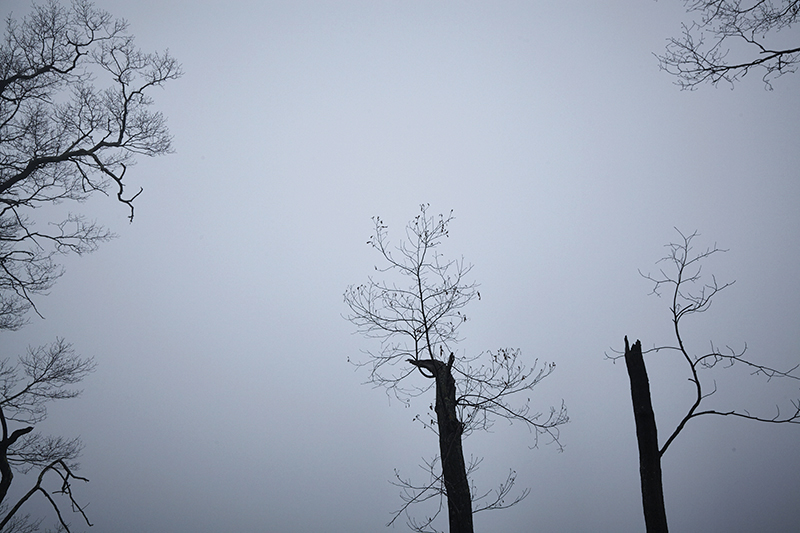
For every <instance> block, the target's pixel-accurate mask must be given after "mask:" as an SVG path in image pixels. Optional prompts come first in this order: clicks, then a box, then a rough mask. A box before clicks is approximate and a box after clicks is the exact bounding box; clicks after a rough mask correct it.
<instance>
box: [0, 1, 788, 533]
mask: <svg viewBox="0 0 800 533" xmlns="http://www.w3.org/2000/svg"><path fill="white" fill-rule="evenodd" d="M96 5H97V6H98V7H101V8H103V9H106V10H108V11H110V12H111V13H112V14H114V15H115V16H118V17H124V18H126V19H127V20H128V21H129V22H130V29H131V32H132V33H133V34H134V35H136V42H137V44H138V46H140V47H141V48H143V49H145V50H163V49H165V48H169V50H170V52H171V53H172V54H173V55H174V56H175V57H176V58H178V60H179V61H180V62H181V63H182V65H183V69H184V71H185V75H184V76H183V77H182V78H181V79H180V80H177V81H174V82H170V83H167V84H166V86H165V88H164V90H163V91H157V92H155V93H154V97H155V99H156V107H157V108H158V109H159V110H161V111H163V112H164V114H165V115H166V116H167V117H168V119H169V126H170V130H171V132H172V134H173V136H174V145H175V148H176V153H174V154H172V155H169V156H165V157H161V158H157V159H152V160H139V163H138V164H137V165H136V166H135V167H133V168H131V169H130V170H129V172H128V174H127V175H126V179H127V178H130V183H131V188H132V189H131V190H138V187H139V186H141V187H143V188H144V192H143V193H142V195H141V196H140V197H139V198H137V200H136V204H135V205H136V218H135V220H134V222H133V223H132V224H129V223H128V221H127V218H126V217H127V215H128V211H127V209H126V207H125V206H123V205H121V204H118V203H116V202H115V201H114V200H113V198H105V197H101V196H97V197H95V198H93V199H92V200H91V201H89V202H87V203H86V204H84V205H81V206H78V207H79V208H80V209H82V210H84V212H85V213H87V214H88V215H89V216H90V217H91V218H97V220H98V221H99V222H101V223H103V224H105V225H107V226H108V227H109V228H110V229H112V230H113V231H114V232H116V233H117V234H118V235H119V237H118V238H117V239H115V240H113V241H112V242H110V243H108V244H105V245H103V246H102V247H101V248H100V249H99V250H98V251H97V252H95V253H93V254H91V255H86V256H83V257H68V258H66V259H65V262H64V264H65V267H66V274H65V275H64V276H63V277H62V279H61V280H60V281H59V282H58V283H57V284H56V285H55V286H54V287H53V289H52V290H51V291H50V294H49V295H48V296H44V297H41V298H38V299H37V300H36V305H37V308H38V309H39V312H40V313H41V314H42V315H43V317H44V319H40V318H38V317H36V316H32V317H31V323H30V325H29V326H27V327H25V328H23V329H22V330H20V331H19V332H16V333H4V334H3V341H2V342H3V347H4V352H5V353H4V356H9V355H13V354H17V353H21V352H22V351H23V350H24V349H25V347H26V346H28V345H39V344H44V343H47V342H49V341H51V340H53V339H54V338H55V337H57V336H58V337H64V338H66V339H67V340H68V341H70V342H72V343H73V345H74V347H75V349H76V351H78V352H79V353H81V354H83V355H84V356H91V357H94V358H95V359H96V361H97V363H98V367H97V370H96V372H94V373H93V374H92V375H90V376H89V377H88V378H87V379H86V380H85V382H84V383H83V386H84V393H83V395H82V396H81V397H80V398H79V399H76V400H70V401H64V402H60V403H55V404H53V405H52V407H51V408H50V409H49V415H50V416H49V418H48V420H47V421H46V422H45V423H42V424H40V426H39V427H37V429H40V430H42V431H44V432H50V433H54V434H61V435H65V436H78V435H79V436H81V438H82V439H83V441H84V443H85V449H84V452H83V455H82V458H81V470H80V472H81V474H82V475H84V476H86V477H88V478H89V479H90V480H91V481H90V483H88V484H85V485H83V484H81V485H75V486H74V491H75V493H76V496H77V497H78V499H79V501H81V502H86V503H88V504H89V506H88V508H87V513H88V515H89V517H90V519H91V520H92V522H93V523H94V524H95V525H94V527H92V528H91V531H94V532H95V533H106V532H108V533H111V532H114V533H133V532H137V533H138V532H155V531H159V532H174V533H180V532H187V533H188V532H194V533H204V532H209V533H210V532H217V531H242V532H244V531H264V532H310V531H328V532H332V533H335V532H348V533H352V532H379V531H384V530H387V528H385V527H384V526H385V525H386V524H387V523H388V522H389V520H390V519H391V517H392V514H391V513H392V511H394V510H396V509H398V508H399V507H400V505H401V504H402V501H401V500H400V498H399V489H398V488H397V487H394V486H392V485H391V484H390V483H389V480H390V479H391V478H392V477H393V475H394V474H393V472H394V469H398V470H399V471H400V472H401V473H404V474H408V475H409V476H417V475H424V472H422V471H421V470H419V469H418V467H417V465H418V464H419V463H420V462H421V460H422V459H423V458H430V457H432V456H433V455H434V454H435V453H436V451H437V449H438V446H437V443H436V438H435V436H434V435H432V434H431V433H430V432H426V431H425V429H424V428H423V427H422V426H421V425H420V424H419V423H415V422H413V420H412V419H413V417H414V415H416V414H417V413H422V412H424V411H426V410H427V407H428V405H429V403H430V401H431V400H430V398H425V397H423V398H420V399H419V400H418V401H415V402H412V405H411V407H409V408H406V407H405V406H404V405H403V404H402V403H400V402H398V401H396V400H392V399H390V398H389V397H388V396H387V395H386V394H385V393H384V392H383V391H382V390H380V389H374V388H372V387H371V386H369V385H365V384H364V382H365V381H366V380H367V378H368V375H367V373H366V372H364V371H363V370H359V369H357V368H355V367H354V366H353V365H351V364H348V362H347V359H348V357H350V358H354V359H358V358H359V357H362V356H363V352H364V351H365V350H367V349H369V348H371V347H374V346H375V344H374V341H370V340H368V339H364V338H363V337H361V336H359V335H357V334H354V328H353V326H352V325H351V324H349V323H348V322H347V321H346V320H344V319H343V316H342V315H344V314H346V313H347V307H346V306H345V305H344V303H343V299H342V294H343V292H344V291H345V289H346V288H347V286H348V285H351V284H358V283H360V282H362V281H365V280H366V278H367V276H369V275H371V274H372V273H374V265H375V264H377V262H378V261H379V257H378V254H377V253H375V251H374V250H372V249H371V248H370V247H369V246H368V245H367V244H366V241H367V239H368V238H369V236H370V235H371V234H372V230H373V227H372V220H371V217H373V216H376V215H379V216H380V217H381V218H382V219H383V220H384V221H385V222H386V223H387V224H388V225H389V235H390V237H391V238H394V239H397V238H399V237H400V236H401V235H402V229H403V227H404V226H405V224H406V222H407V221H408V220H410V219H411V218H412V217H413V216H415V215H416V214H417V212H418V209H419V204H420V203H430V208H429V211H430V212H432V213H440V212H449V211H450V210H451V209H452V210H453V213H454V216H455V219H454V221H453V222H452V225H451V230H450V238H449V239H448V240H447V241H446V242H445V243H444V245H443V249H442V252H443V253H444V254H445V255H447V256H449V257H454V258H457V257H461V256H463V257H464V258H465V260H466V261H467V262H469V263H472V264H473V265H474V269H473V270H472V276H473V277H474V279H475V281H477V282H478V283H479V284H480V292H481V296H482V298H481V300H480V301H475V302H473V303H472V304H470V306H469V307H468V308H467V309H466V311H467V314H468V316H469V318H470V320H469V321H468V322H467V323H466V324H465V325H464V327H463V329H462V333H463V336H464V338H465V340H464V341H463V342H462V343H461V344H459V346H458V350H459V351H458V352H457V353H456V355H457V356H464V355H469V354H476V353H480V352H481V351H484V350H489V349H491V350H495V349H498V348H501V347H512V348H519V349H521V350H522V354H523V358H524V360H525V361H526V362H527V363H529V364H532V363H533V361H534V360H535V359H537V358H538V359H539V360H540V361H553V362H555V363H556V365H557V369H556V372H555V373H554V374H553V375H552V376H551V377H549V378H548V379H547V380H545V381H544V382H543V383H542V384H541V385H540V386H539V387H537V388H536V390H535V394H534V395H533V397H532V401H533V402H534V404H535V405H536V406H537V407H538V408H539V409H540V410H547V409H548V408H549V406H551V405H558V404H560V402H561V400H562V399H563V400H564V401H565V402H566V405H567V408H568V410H569V416H570V419H571V421H570V423H569V424H567V425H566V426H564V427H563V428H562V433H561V439H562V443H563V444H564V446H565V448H564V451H563V452H561V453H559V452H558V450H557V448H556V447H555V446H547V445H545V444H544V443H541V444H540V446H539V447H538V448H534V449H531V446H532V444H533V441H532V435H531V434H530V433H529V432H528V431H527V430H526V429H525V428H524V427H522V426H519V425H512V426H509V425H508V424H505V423H498V424H497V425H496V426H495V427H494V428H493V430H492V432H490V433H486V434H476V435H474V436H471V437H470V438H469V439H467V440H466V441H465V443H464V449H465V453H466V454H467V455H468V456H470V455H472V456H476V457H481V456H482V457H485V460H484V462H483V464H482V466H481V469H480V470H479V472H478V474H477V476H476V479H475V483H476V484H477V485H478V486H479V487H481V488H485V489H487V490H488V489H490V488H492V487H493V486H494V485H496V484H497V483H500V482H502V481H503V480H505V477H506V474H507V473H508V470H509V469H514V470H515V471H516V472H517V474H518V477H517V484H518V487H519V489H520V490H522V489H523V488H525V487H529V488H530V489H531V494H530V496H529V497H528V498H527V499H525V500H524V501H523V502H522V503H520V504H519V505H517V506H515V507H513V508H511V509H509V510H505V511H497V512H494V513H480V514H478V515H476V518H475V520H476V530H478V531H505V532H507V533H516V532H530V531H537V532H542V533H544V532H569V531H572V532H583V531H587V532H588V531H617V532H628V531H630V532H636V531H643V530H644V520H643V516H642V510H641V497H640V492H639V477H638V452H637V447H636V437H635V428H634V422H633V413H632V408H631V404H630V387H629V382H628V377H627V373H626V371H625V366H624V364H621V362H617V363H616V364H614V363H613V362H611V361H609V360H608V359H607V358H606V357H605V356H604V354H605V353H609V354H610V353H611V350H612V349H617V350H619V349H621V348H622V347H623V338H624V336H625V335H627V336H628V337H629V338H630V339H631V340H633V339H641V340H642V344H643V346H644V347H645V348H647V347H650V346H654V345H661V344H665V343H669V342H671V340H672V337H671V335H672V329H671V328H672V324H671V322H670V314H669V310H668V307H669V301H668V299H667V298H664V297H662V298H658V297H656V296H653V295H649V293H650V291H651V289H652V286H651V284H650V283H649V282H647V281H646V280H644V279H643V278H642V277H641V276H640V274H639V270H641V271H643V272H647V271H654V270H655V269H657V268H658V267H657V266H656V265H655V263H656V261H657V260H658V259H660V258H661V257H663V256H664V255H665V253H666V252H667V250H666V249H665V248H664V245H665V244H667V243H669V242H670V241H672V240H674V239H675V238H677V237H679V235H678V234H677V232H676V231H675V228H679V229H680V230H681V231H684V232H689V233H691V232H693V231H695V230H697V231H699V233H700V237H698V238H697V241H696V243H697V245H698V247H700V248H704V247H707V246H713V245H714V244H715V243H716V245H717V246H719V247H720V248H724V249H727V250H728V251H727V252H726V253H722V254H716V255H714V256H713V257H712V258H710V260H709V261H708V262H707V264H706V265H705V266H704V273H706V272H707V273H708V274H709V275H710V274H712V273H713V274H714V275H715V276H716V277H717V278H718V279H719V280H721V281H733V280H736V283H735V284H734V285H733V286H731V287H730V288H728V289H726V290H725V291H723V292H722V293H720V294H719V296H718V298H717V299H716V301H715V303H714V305H713V306H712V307H711V309H710V310H709V311H708V312H707V313H704V314H702V315H698V316H696V317H692V318H691V319H687V322H686V325H685V336H686V340H687V342H688V343H690V344H691V346H692V347H693V348H694V349H695V350H696V351H698V352H700V351H702V350H705V349H707V347H708V346H709V342H710V341H713V342H714V343H715V345H720V346H726V345H729V346H731V347H736V348H739V347H742V346H743V345H744V343H747V347H748V354H749V355H750V356H751V357H752V358H753V359H755V360H758V361H759V362H763V363H765V364H769V365H772V366H775V367H779V368H790V367H792V366H794V365H795V364H797V363H798V362H800V353H799V352H798V350H797V346H799V345H800V327H798V316H800V277H798V276H797V271H798V269H799V268H800V256H799V255H798V251H797V250H798V246H797V243H798V239H800V224H799V222H800V220H799V218H800V215H798V209H797V203H798V200H800V170H798V169H800V149H798V139H800V105H798V99H797V95H798V91H799V90H800V76H798V75H787V76H784V77H782V78H780V79H779V80H777V82H775V83H774V84H773V85H774V90H773V91H768V90H765V88H764V84H763V82H761V80H760V76H759V75H758V74H757V73H755V72H754V73H753V74H751V75H748V76H747V77H746V78H745V79H744V80H743V81H742V82H741V83H739V84H738V85H737V86H736V87H735V88H734V89H733V90H730V87H728V86H723V85H720V86H719V87H717V88H714V87H712V86H702V87H700V88H699V89H698V90H696V91H680V90H679V88H678V87H676V86H675V85H674V84H673V82H674V79H673V78H672V77H671V76H669V75H668V74H666V73H664V72H660V71H659V70H658V64H657V60H656V58H655V57H654V56H653V53H660V52H661V51H662V50H663V47H664V45H665V42H666V39H667V37H669V36H672V35H675V34H677V33H678V32H680V24H681V22H682V21H683V22H686V21H688V17H687V15H686V14H685V13H684V11H683V7H682V6H683V4H682V2H678V1H675V0H663V1H661V2H650V1H645V2H634V1H624V2H623V1H612V2H550V3H544V2H510V1H509V2H505V1H504V2H458V3H446V2H419V1H405V2H399V1H385V2H383V1H382V2H304V1H287V2H251V1H243V0H233V1H229V2H203V1H197V2H177V1H169V0H167V1H163V0H162V1H159V2H156V1H151V0H141V1H138V2H135V3H132V2H123V1H118V0H98V1H97V3H96ZM27 9H28V4H27V2H23V1H17V0H10V1H9V0H5V1H4V2H3V3H2V5H0V14H1V15H2V16H3V17H5V16H7V14H8V13H11V12H13V13H14V14H15V16H19V15H22V14H23V13H25V12H27ZM792 31H794V33H795V35H797V30H796V29H795V30H792ZM646 362H647V365H648V372H649V375H650V381H651V388H652V393H653V401H654V409H655V413H656V418H657V421H658V423H659V430H660V436H661V439H662V442H663V439H664V438H665V436H666V435H668V434H669V433H670V432H671V430H672V428H674V426H675V424H677V422H678V421H679V420H680V418H681V417H682V416H683V414H685V412H686V410H687V409H688V408H689V407H690V405H691V402H692V401H693V397H692V385H691V383H689V381H688V380H687V377H688V375H687V373H686V369H685V368H684V367H683V366H682V365H681V362H680V361H679V360H677V359H675V358H674V357H672V356H670V355H669V354H666V353H663V352H661V353H658V354H651V355H649V356H647V359H646ZM714 378H715V379H716V384H717V389H718V392H717V393H716V394H715V395H714V396H713V397H712V398H710V404H711V406H715V407H719V408H721V409H725V408H729V409H733V408H735V409H748V410H750V411H751V412H753V413H758V414H761V415H763V416H772V415H773V414H774V412H775V406H776V405H779V406H780V407H781V412H784V410H789V409H790V408H791V404H790V400H791V399H792V398H797V397H798V396H799V395H800V390H799V388H798V386H797V382H795V383H784V382H780V381H772V382H769V383H767V382H766V381H765V380H764V379H760V378H758V377H753V376H750V375H749V374H748V372H746V371H745V370H744V369H737V368H736V367H734V368H733V369H730V370H726V371H723V370H720V371H718V372H716V373H715V374H714ZM798 437H800V427H798V426H789V425H768V424H759V423H755V422H748V421H744V420H735V419H730V418H728V417H706V418H702V417H701V418H700V419H698V420H693V421H691V422H690V423H689V425H688V426H687V427H686V429H685V431H684V433H683V434H682V435H681V436H680V437H679V438H678V439H677V440H676V441H675V442H674V444H673V445H671V447H670V449H669V450H668V452H667V453H666V454H665V456H664V458H663V462H662V467H663V471H664V490H665V500H666V506H667V516H668V519H669V523H670V528H671V530H672V531H675V532H707V531H729V532H748V531H756V530H757V531H761V532H784V531H789V530H791V529H793V528H794V527H796V524H798V523H800V506H798V505H797V501H798V497H799V496H800V476H798V474H797V473H798V471H800V456H799V455H798V453H797V442H798ZM19 490H22V488H21V487H19ZM48 520H49V518H48ZM53 520H54V517H53ZM46 524H49V522H46ZM73 524H75V525H76V526H77V524H78V520H77V516H76V518H74V519H73ZM440 525H441V526H442V527H446V524H440ZM388 529H389V530H392V531H395V530H396V531H406V530H407V528H406V526H405V525H404V523H403V522H402V520H401V521H400V522H399V523H397V524H396V525H394V526H392V527H390V528H388ZM78 530H80V529H78Z"/></svg>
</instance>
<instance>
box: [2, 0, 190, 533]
mask: <svg viewBox="0 0 800 533" xmlns="http://www.w3.org/2000/svg"><path fill="white" fill-rule="evenodd" d="M180 75H181V69H180V66H179V65H178V63H177V62H176V61H175V59H173V58H172V57H171V56H170V55H169V53H168V52H164V53H154V54H148V53H144V52H142V51H141V50H139V49H138V48H137V47H136V46H135V45H134V42H133V36H131V35H130V34H129V33H128V26H127V23H126V22H125V21H124V20H121V19H114V18H112V17H111V15H110V14H108V13H106V12H105V11H102V10H99V9H97V8H95V7H94V6H93V4H92V3H91V2H89V1H88V0H74V1H73V2H72V3H71V4H70V6H68V7H64V6H62V5H61V4H60V3H59V2H58V1H56V0H48V1H46V2H45V3H42V4H34V5H33V8H32V10H31V13H30V14H29V15H27V16H25V17H23V18H22V19H21V20H16V19H14V18H13V17H9V18H8V20H7V22H6V34H5V38H4V39H3V40H2V41H0V330H6V331H13V330H17V329H19V328H20V327H22V326H23V325H24V324H25V323H26V322H27V314H28V313H29V311H30V310H31V309H33V310H34V311H36V307H35V303H34V297H35V296H37V295H42V294H46V292H47V290H48V289H49V288H50V287H52V285H53V283H55V281H56V280H57V279H58V277H59V276H60V275H61V274H62V268H61V266H60V265H59V264H58V262H57V259H58V256H59V255H62V254H68V253H76V254H83V253H87V252H91V251H93V250H95V249H96V248H97V246H98V245H99V244H100V243H102V242H104V241H106V240H108V239H109V238H111V237H112V234H111V232H110V231H108V230H107V229H105V228H104V227H102V226H101V225H99V224H98V223H96V222H94V221H93V220H90V219H88V218H87V217H86V216H85V215H83V214H80V213H72V212H68V211H67V210H66V209H64V207H63V204H67V205H76V204H80V203H82V202H84V201H86V200H88V199H89V198H90V197H92V196H94V195H95V193H101V194H103V195H106V196H108V195H114V196H115V197H116V199H117V200H118V201H119V202H121V203H122V204H124V205H125V207H126V208H127V209H128V212H129V218H130V220H131V221H132V220H133V201H134V199H135V198H136V197H137V196H138V195H139V193H141V188H140V189H139V191H138V192H135V193H133V194H129V193H128V191H127V189H126V187H127V184H128V181H129V180H128V178H127V176H126V172H127V170H128V168H130V166H131V165H132V164H133V163H134V162H135V158H136V157H137V156H156V155H160V154H166V153H169V152H170V151H171V150H172V148H171V138H170V135H169V131H168V129H167V126H166V121H165V118H164V117H163V115H162V114H161V113H159V112H156V111H154V110H153V109H152V103H153V100H152V98H151V96H150V93H151V92H152V91H153V90H154V89H155V88H157V87H160V86H162V85H163V84H164V83H165V82H167V81H169V80H173V79H176V78H178V77H179V76H180ZM59 204H62V205H59ZM34 214H35V216H34ZM36 312H37V313H38V311H36ZM93 368H94V363H93V362H92V360H91V359H82V358H80V357H78V356H76V355H75V353H74V352H73V350H72V348H71V346H70V345H69V344H67V343H65V342H64V341H63V340H60V339H59V340H56V341H55V342H53V343H51V344H50V345H47V346H43V347H40V348H36V349H31V350H30V351H29V352H28V354H27V355H25V356H23V357H21V358H20V359H19V360H18V362H17V363H16V364H12V363H11V362H10V359H7V358H6V359H3V360H0V429H1V430H2V440H0V530H2V531H4V532H6V531H20V532H28V531H35V530H37V529H38V527H39V524H40V520H33V519H31V518H30V517H29V516H27V515H23V513H22V512H21V511H20V508H21V506H22V505H23V504H24V503H25V502H26V501H28V500H29V499H30V498H31V497H32V496H33V495H35V494H37V493H40V494H42V495H43V497H44V498H46V499H47V500H48V501H49V502H50V503H51V504H52V506H53V508H54V510H55V513H56V515H57V517H58V520H59V523H60V526H59V527H61V528H63V529H64V530H66V531H69V526H68V523H67V521H66V518H65V517H64V516H63V514H62V513H63V509H62V508H61V507H59V505H58V504H57V497H58V495H60V496H61V497H63V498H66V501H67V502H68V505H70V506H71V507H72V509H73V510H76V511H77V512H79V513H81V514H83V509H82V507H81V506H79V505H78V504H77V502H76V501H75V499H74V498H73V496H72V483H73V482H74V481H75V480H83V481H85V479H84V478H82V477H79V476H77V475H76V474H75V469H76V466H77V464H76V463H75V460H76V458H77V457H78V455H79V453H80V450H81V443H80V440H78V439H64V438H61V437H47V436H43V435H41V434H39V433H35V432H34V425H36V424H37V423H39V422H41V421H42V420H44V418H45V416H46V414H47V411H46V404H47V403H48V402H50V401H54V400H61V399H67V398H73V397H75V396H76V395H77V394H78V393H79V391H77V390H75V389H72V388H71V386H72V385H74V384H76V383H77V382H79V381H81V380H82V379H83V378H84V377H85V376H86V374H87V373H89V372H90V371H91V370H92V369H93ZM15 426H18V427H15ZM14 472H21V473H25V474H28V475H29V476H33V477H35V482H34V483H33V486H32V487H31V488H30V490H29V491H28V492H26V493H25V494H23V495H22V497H21V498H20V499H19V500H16V501H14V502H10V501H8V494H9V492H8V491H9V488H10V486H11V482H12V479H13V476H14ZM50 479H58V480H60V483H59V486H58V487H57V488H56V489H55V490H51V489H49V488H47V487H48V480H50ZM83 518H84V519H85V518H86V517H85V515H84V516H83ZM87 523H88V520H87Z"/></svg>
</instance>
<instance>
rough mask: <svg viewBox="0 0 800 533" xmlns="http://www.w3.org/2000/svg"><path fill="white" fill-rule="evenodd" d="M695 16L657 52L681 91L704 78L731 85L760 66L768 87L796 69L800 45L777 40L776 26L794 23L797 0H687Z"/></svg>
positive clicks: (778, 28) (777, 28)
mask: <svg viewBox="0 0 800 533" xmlns="http://www.w3.org/2000/svg"><path fill="white" fill-rule="evenodd" d="M685 4H686V7H687V10H688V11H689V12H690V13H696V14H697V16H698V19H697V20H695V21H694V22H692V23H691V24H689V25H688V26H687V25H685V24H684V25H683V27H682V31H681V36H680V37H677V38H670V39H668V44H667V47H666V51H665V52H664V54H663V55H657V56H656V57H657V58H658V61H659V66H660V68H661V69H662V70H665V71H666V72H669V73H670V74H673V75H674V76H676V77H677V81H676V84H677V85H679V86H680V87H681V88H682V89H694V88H696V87H697V86H698V85H700V84H701V83H704V82H710V83H711V84H712V85H716V84H717V83H719V82H720V81H725V82H727V83H729V84H730V85H731V87H733V85H734V84H735V82H737V81H739V80H740V79H741V78H743V77H744V76H745V75H747V73H748V72H750V71H751V70H753V69H760V70H761V71H762V72H763V76H762V80H763V81H764V85H765V87H766V88H767V89H772V81H773V80H774V79H776V78H778V77H780V76H782V75H784V74H786V73H790V72H795V71H796V70H797V63H798V61H800V47H798V44H800V43H797V42H795V43H791V44H788V43H786V42H785V41H782V40H781V37H783V35H782V34H780V30H783V29H786V28H789V27H791V26H793V25H794V24H795V23H796V22H797V17H798V14H800V1H798V0H780V1H771V0H759V1H756V2H752V3H750V4H751V5H749V7H748V6H744V7H743V5H742V2H741V0H685Z"/></svg>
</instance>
